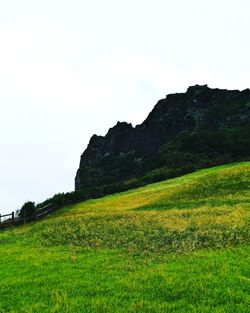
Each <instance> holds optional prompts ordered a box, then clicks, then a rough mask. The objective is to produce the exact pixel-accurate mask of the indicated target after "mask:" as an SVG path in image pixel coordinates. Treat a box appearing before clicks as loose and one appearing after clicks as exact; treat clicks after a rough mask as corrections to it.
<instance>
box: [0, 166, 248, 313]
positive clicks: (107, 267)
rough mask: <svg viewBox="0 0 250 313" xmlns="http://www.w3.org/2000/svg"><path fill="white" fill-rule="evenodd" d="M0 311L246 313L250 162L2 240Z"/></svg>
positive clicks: (128, 195) (64, 214) (107, 201)
mask: <svg viewBox="0 0 250 313" xmlns="http://www.w3.org/2000/svg"><path fill="white" fill-rule="evenodd" d="M0 243H1V244H0V259H1V267H0V277H1V280H0V293H1V301H0V312H74V313H75V312H157V313H158V312H180V313H181V312H202V313H203V312H205V313H206V312H225V313H228V312H234V313H235V312H247V310H248V305H249V279H250V267H249V264H250V259H249V255H250V250H249V243H250V162H245V163H239V164H229V165H224V166H219V167H215V168H210V169H206V170H200V171H197V172H195V173H192V174H188V175H185V176H183V177H179V178H175V179H171V180H167V181H164V182H160V183H155V184H151V185H148V186H146V187H141V188H138V189H134V190H130V191H127V192H124V193H120V194H114V195H111V196H106V197H104V198H101V199H95V200H89V201H85V202H82V203H79V204H77V205H74V206H70V207H65V208H64V209H62V210H60V211H58V212H57V213H55V214H52V215H51V216H49V217H48V218H46V219H44V220H43V221H40V222H35V223H31V224H27V225H24V226H22V227H19V228H13V229H10V230H7V231H2V232H1V231H0Z"/></svg>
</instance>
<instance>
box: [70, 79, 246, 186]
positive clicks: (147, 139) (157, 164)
mask: <svg viewBox="0 0 250 313" xmlns="http://www.w3.org/2000/svg"><path fill="white" fill-rule="evenodd" d="M249 126H250V90H249V89H246V90H244V91H238V90H230V91H229V90H221V89H210V88H209V87H208V86H207V85H204V86H199V85H196V86H192V87H189V88H188V90H187V92H186V93H176V94H170V95H168V96H166V98H165V99H162V100H160V101H159V102H158V103H157V104H156V105H155V107H154V109H153V110H152V111H151V113H150V114H149V115H148V117H147V118H146V120H145V121H144V122H143V123H142V124H141V125H137V126H136V127H133V126H132V125H131V124H128V123H126V122H122V123H120V122H118V123H117V124H116V125H115V126H114V127H113V128H111V129H109V131H108V133H107V134H106V136H97V135H94V136H92V138H91V139H90V142H89V144H88V147H87V149H86V150H85V151H84V153H83V154H82V156H81V161H80V167H79V169H78V171H77V175H76V178H75V189H76V190H85V189H86V190H91V188H97V187H101V186H115V185H116V184H121V183H123V184H127V185H128V186H129V184H130V183H131V182H133V183H135V182H137V184H138V185H140V182H142V181H143V177H144V178H145V177H147V179H148V180H147V179H144V182H150V181H155V180H160V179H164V178H168V177H172V176H176V175H178V174H181V173H182V172H185V171H186V172H188V171H192V170H195V169H196V168H201V167H206V166H210V165H216V164H222V163H227V162H232V161H237V160H249V156H250V139H249V138H250V127H249ZM185 169H186V170H185ZM156 173H157V174H156ZM157 175H158V176H157ZM138 182H139V183H138ZM135 185H136V184H135ZM131 186H133V184H132V185H131Z"/></svg>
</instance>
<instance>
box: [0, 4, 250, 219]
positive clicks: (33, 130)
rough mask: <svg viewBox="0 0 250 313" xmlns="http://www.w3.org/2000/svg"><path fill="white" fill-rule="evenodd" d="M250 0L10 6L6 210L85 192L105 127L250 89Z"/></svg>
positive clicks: (3, 67)
mask: <svg viewBox="0 0 250 313" xmlns="http://www.w3.org/2000/svg"><path fill="white" fill-rule="evenodd" d="M249 12H250V1H249V0H237V1H235V0H209V1H207V0H188V1H187V0H105V1H103V0H70V1H69V0H67V1H66V0H60V1H59V0H43V1H35V0H22V1H20V0H8V1H4V0H2V1H0V214H4V213H9V212H11V211H15V210H16V209H19V208H20V207H21V206H22V205H23V204H24V202H26V201H34V202H36V203H38V202H41V201H43V200H45V199H46V198H48V197H51V196H53V195H54V194H56V193H59V192H67V191H72V190H74V177H75V174H76V170H77V168H78V166H79V161H80V155H81V154H82V153H83V151H84V149H85V148H86V147H87V144H88V142H89V139H90V137H91V136H92V135H93V134H98V135H105V134H106V133H107V131H108V129H109V128H110V127H112V126H114V125H115V124H116V123H117V121H127V122H130V123H132V124H133V125H137V124H140V123H141V122H142V121H143V120H144V119H145V118H146V117H147V115H148V113H149V112H150V111H151V110H152V108H153V106H154V105H155V104H156V103H157V101H158V100H159V99H162V98H164V97H165V96H166V95H167V94H169V93H175V92H185V91H186V89H187V88H188V86H191V85H195V84H208V85H209V87H213V88H215V87H216V88H227V89H240V90H243V89H246V88H249V87H250V76H249V73H250V40H249V31H250V19H249Z"/></svg>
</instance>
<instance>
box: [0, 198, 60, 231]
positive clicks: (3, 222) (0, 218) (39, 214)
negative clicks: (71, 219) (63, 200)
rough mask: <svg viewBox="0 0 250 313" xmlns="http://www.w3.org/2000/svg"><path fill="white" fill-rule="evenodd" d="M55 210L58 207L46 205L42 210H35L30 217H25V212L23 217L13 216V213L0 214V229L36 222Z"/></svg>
mask: <svg viewBox="0 0 250 313" xmlns="http://www.w3.org/2000/svg"><path fill="white" fill-rule="evenodd" d="M57 209H58V207H56V206H53V205H51V204H48V205H46V206H44V207H42V208H39V209H36V211H35V213H34V214H33V215H31V216H27V215H26V214H25V211H24V212H23V217H20V216H15V214H14V212H12V213H10V214H4V215H1V214H0V228H6V227H10V226H14V225H15V226H17V225H21V224H25V223H28V222H33V221H36V220H39V219H41V218H43V217H44V216H46V215H48V214H49V213H52V212H54V211H56V210H57Z"/></svg>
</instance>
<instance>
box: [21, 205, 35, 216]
mask: <svg viewBox="0 0 250 313" xmlns="http://www.w3.org/2000/svg"><path fill="white" fill-rule="evenodd" d="M35 213H36V206H35V202H31V201H28V202H26V203H24V205H23V206H22V207H21V210H20V212H19V216H20V217H22V218H23V217H32V216H33V215H34V214H35Z"/></svg>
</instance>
